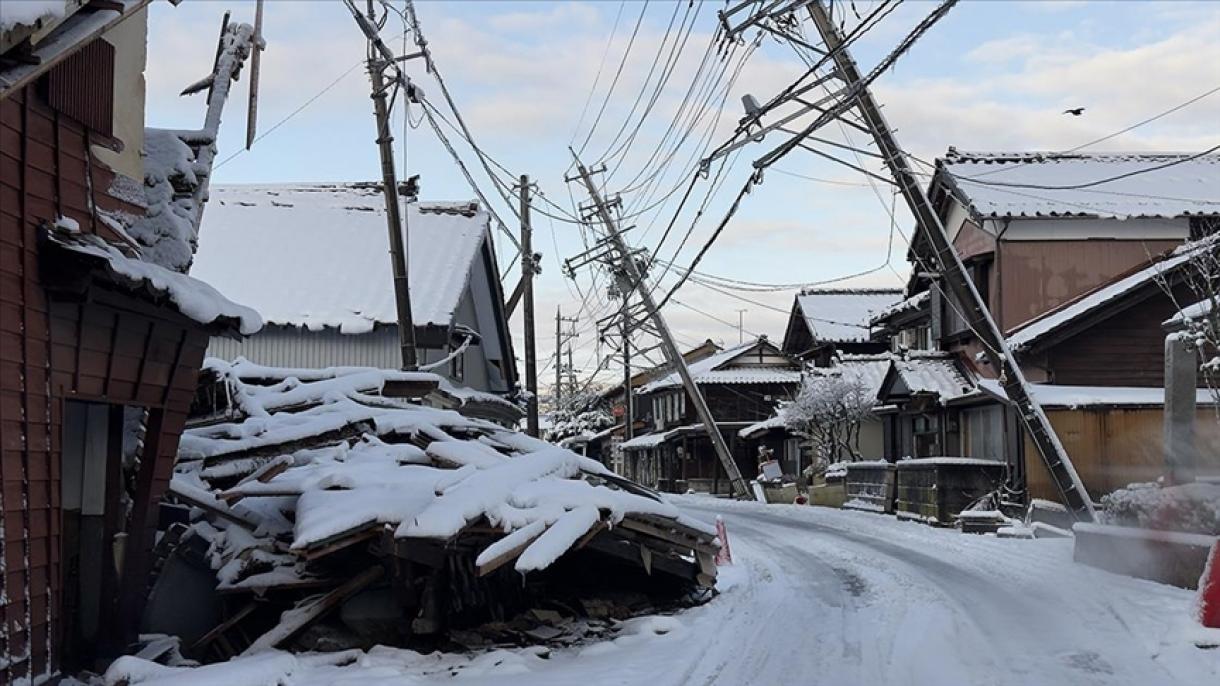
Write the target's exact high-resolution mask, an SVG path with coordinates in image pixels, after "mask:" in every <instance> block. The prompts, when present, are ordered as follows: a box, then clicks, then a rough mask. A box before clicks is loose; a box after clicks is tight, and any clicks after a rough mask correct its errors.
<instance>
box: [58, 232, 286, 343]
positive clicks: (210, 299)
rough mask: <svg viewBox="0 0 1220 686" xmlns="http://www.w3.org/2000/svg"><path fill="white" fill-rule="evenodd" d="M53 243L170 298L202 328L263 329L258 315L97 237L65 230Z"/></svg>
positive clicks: (132, 284) (199, 283)
mask: <svg viewBox="0 0 1220 686" xmlns="http://www.w3.org/2000/svg"><path fill="white" fill-rule="evenodd" d="M46 235H47V237H48V239H49V240H51V241H53V242H54V243H56V244H57V245H59V246H61V247H63V248H64V249H66V250H68V251H70V252H73V253H76V254H78V255H87V256H89V257H93V258H96V259H99V260H101V261H102V263H103V265H104V266H105V268H106V270H107V272H109V274H110V276H111V277H113V278H114V279H116V280H118V281H120V282H123V283H126V284H127V285H128V286H130V287H133V288H147V289H148V290H150V291H152V292H154V293H156V294H158V295H161V296H164V297H167V298H169V300H170V302H172V303H173V304H174V306H175V307H177V308H178V311H179V312H181V313H182V314H184V315H186V316H187V317H189V318H191V319H193V320H195V321H196V322H199V323H200V324H214V323H217V320H219V319H226V318H227V319H232V320H235V321H236V322H237V324H238V326H237V328H238V331H239V332H241V333H242V334H245V335H249V334H252V333H254V332H256V331H258V330H259V329H261V328H262V326H263V321H262V319H261V318H260V317H259V315H258V313H257V312H255V311H254V310H252V309H250V308H249V307H246V306H244V305H238V304H237V303H235V302H233V301H232V300H229V299H228V298H226V297H225V296H223V295H221V294H220V293H219V292H218V291H217V290H216V289H215V288H212V287H211V286H210V285H208V284H207V283H205V282H203V281H201V280H199V279H197V278H193V277H190V276H187V275H186V274H180V273H178V272H176V271H172V270H170V269H166V268H165V267H161V266H159V265H156V264H152V263H150V262H145V261H143V260H140V259H137V258H134V257H128V256H127V255H124V254H123V253H122V252H120V251H119V249H118V248H116V247H114V246H113V245H110V244H109V243H107V242H106V241H104V240H102V239H101V238H99V237H97V236H95V235H93V234H83V233H73V232H69V231H64V230H53V231H48V232H47V234H46Z"/></svg>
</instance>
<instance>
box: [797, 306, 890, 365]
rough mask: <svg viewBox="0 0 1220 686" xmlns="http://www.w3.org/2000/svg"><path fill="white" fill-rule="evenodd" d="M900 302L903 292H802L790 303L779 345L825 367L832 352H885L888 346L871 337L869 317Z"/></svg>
mask: <svg viewBox="0 0 1220 686" xmlns="http://www.w3.org/2000/svg"><path fill="white" fill-rule="evenodd" d="M901 300H902V291H901V290H898V289H883V288H855V289H827V288H814V289H806V290H803V291H801V292H800V293H799V294H797V296H796V297H795V298H794V299H793V301H792V312H791V314H789V315H788V327H787V329H786V330H785V332H784V342H783V345H782V346H781V348H782V350H783V352H784V353H786V354H788V355H791V356H793V357H796V358H798V359H801V360H806V361H809V362H812V363H813V364H815V365H816V366H819V367H826V366H829V365H830V360H831V358H832V357H833V356H834V354H835V352H836V351H838V352H841V353H847V354H857V355H858V354H868V353H879V352H884V351H885V350H886V349H888V347H889V343H888V342H887V341H886V340H884V339H880V340H879V339H877V338H874V337H872V336H871V335H870V330H869V322H870V320H871V319H872V317H873V316H874V315H875V314H876V313H878V312H880V311H882V310H884V309H886V308H889V307H892V306H894V305H895V304H896V303H898V302H900V301H901Z"/></svg>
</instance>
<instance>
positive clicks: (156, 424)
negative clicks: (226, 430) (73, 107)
mask: <svg viewBox="0 0 1220 686" xmlns="http://www.w3.org/2000/svg"><path fill="white" fill-rule="evenodd" d="M45 93H46V80H45V79H44V80H43V81H41V82H38V83H35V84H33V85H31V86H29V87H27V88H25V89H23V90H21V91H20V92H15V93H13V94H11V95H9V96H8V97H6V98H4V99H3V100H0V433H2V438H0V484H2V491H0V496H2V497H0V510H2V511H3V523H4V531H3V536H2V537H0V538H2V540H0V547H2V550H0V555H3V559H4V563H5V567H4V574H3V578H2V579H0V583H2V584H3V587H2V590H3V592H4V595H5V597H6V598H7V602H6V603H5V604H4V605H3V607H0V618H2V619H3V621H4V626H3V628H4V630H3V631H0V655H6V656H9V657H10V658H14V659H13V661H12V663H11V664H9V665H8V667H7V668H6V669H0V683H10V682H12V681H13V680H14V679H16V678H18V677H22V676H27V675H40V674H46V673H48V672H51V671H53V670H54V669H56V667H57V665H58V655H57V652H56V651H57V648H56V646H57V642H58V639H59V636H58V632H59V631H60V629H61V625H60V621H59V620H60V617H59V598H60V596H59V589H60V588H61V578H62V573H63V570H62V569H61V568H60V524H61V522H60V511H59V498H60V484H59V480H58V479H59V465H60V454H59V450H60V445H59V443H60V431H61V426H60V422H61V417H62V416H63V403H64V402H65V400H68V399H80V400H93V401H102V402H109V403H116V404H117V403H121V404H138V405H143V406H146V407H149V408H150V409H151V416H150V421H149V435H148V436H147V437H146V439H145V441H146V451H147V452H146V455H145V458H144V462H143V466H144V468H145V469H144V470H143V472H141V474H140V476H139V486H140V492H139V493H138V496H139V497H140V498H141V500H140V502H139V506H138V507H137V509H136V512H135V513H134V515H133V519H134V521H133V525H135V526H138V527H140V529H141V531H142V532H143V533H142V535H135V534H136V533H137V532H136V530H135V529H133V530H132V531H133V536H132V538H131V543H130V544H129V546H128V547H129V555H128V559H127V565H128V566H127V568H126V572H127V576H126V578H127V579H135V578H137V577H138V576H139V575H141V574H142V570H143V569H144V561H145V559H146V553H147V550H148V548H149V546H150V545H151V531H152V528H151V527H152V526H153V525H154V524H155V521H154V518H153V517H152V514H153V512H154V508H155V507H156V501H157V499H158V497H159V495H160V493H162V492H163V491H164V489H165V487H166V485H167V484H168V479H169V476H170V472H171V470H172V466H173V460H174V455H175V452H176V449H177V442H178V436H179V434H180V433H181V429H182V425H183V423H184V422H185V417H186V410H187V407H188V405H189V403H190V399H191V396H192V393H193V390H194V382H195V374H196V373H197V370H198V367H199V364H200V362H201V361H202V358H203V353H204V350H205V348H206V345H207V336H206V334H205V333H204V332H203V331H202V330H201V329H200V328H199V327H198V326H197V325H194V324H193V323H191V322H189V321H188V320H186V319H185V318H183V317H181V316H180V315H177V314H176V313H174V312H172V311H171V310H169V309H165V308H154V307H151V306H147V305H144V304H142V303H140V302H138V301H136V300H133V299H131V298H128V297H126V296H122V295H120V294H110V293H106V292H103V291H101V290H99V289H97V288H94V289H92V290H91V291H90V293H89V299H88V300H87V301H86V302H79V303H71V302H53V301H52V298H51V297H50V296H49V295H48V293H47V291H46V289H45V287H44V283H43V275H42V274H41V273H40V269H39V255H38V239H37V236H38V231H39V227H40V226H41V225H43V224H45V223H51V222H54V221H55V219H56V218H57V217H58V216H65V217H69V218H71V219H74V220H75V221H76V222H77V223H78V224H79V225H80V228H81V230H82V231H84V232H88V233H96V234H98V235H100V236H102V237H103V238H105V239H106V240H108V241H110V242H114V243H122V242H123V239H122V237H121V236H120V235H118V234H117V233H115V232H114V231H112V230H111V229H110V228H109V227H107V226H106V225H105V224H104V223H103V222H102V221H101V220H100V219H98V218H97V217H96V216H95V215H94V214H93V212H92V211H91V207H93V206H96V207H99V208H102V209H112V210H114V209H122V210H125V211H127V212H130V213H133V214H142V213H143V208H140V207H137V206H132V205H129V204H126V203H124V202H122V201H119V200H116V199H114V198H112V197H110V196H109V195H108V193H107V192H106V191H107V189H109V188H110V186H111V183H112V181H113V179H114V174H113V172H112V171H110V170H109V169H107V168H105V167H104V165H102V164H100V163H99V162H98V160H96V159H95V158H93V156H92V155H91V154H90V152H89V146H90V144H93V143H98V144H108V143H109V139H108V138H106V137H105V136H104V135H102V134H101V133H99V132H96V131H92V130H90V129H88V128H86V127H85V126H84V125H82V124H81V123H80V122H79V121H75V120H73V119H71V118H69V117H67V116H66V115H64V114H63V113H61V112H57V111H55V110H54V109H52V108H51V107H50V106H49V105H48V104H47V100H46V96H45ZM126 594H127V599H126V601H125V607H124V613H125V616H126V617H127V618H128V619H130V618H131V617H132V616H134V614H133V613H136V612H138V606H139V600H140V597H141V596H142V589H136V588H130V589H127V591H126ZM114 637H115V639H116V640H121V638H122V635H121V633H116V634H114ZM23 656H24V657H23Z"/></svg>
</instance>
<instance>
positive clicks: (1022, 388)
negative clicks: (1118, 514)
mask: <svg viewBox="0 0 1220 686" xmlns="http://www.w3.org/2000/svg"><path fill="white" fill-rule="evenodd" d="M808 7H809V14H810V16H811V17H812V18H813V23H814V25H815V26H816V27H817V29H818V33H820V34H821V36H822V41H823V42H824V43H825V44H826V48H827V51H828V53H829V55H830V57H831V59H833V61H834V64H835V69H836V71H837V74H838V77H839V78H840V79H841V80H842V81H843V82H844V83H845V84H846V86H847V89H848V90H849V91H852V90H854V91H855V106H856V109H857V110H858V111H859V113H860V115H861V116H862V118H863V120H864V124H865V126H867V127H868V129H869V130H870V131H871V133H872V136H873V140H874V141H875V142H876V143H877V148H878V150H879V151H880V152H881V154H882V157H883V158H884V160H885V163H886V165H887V166H888V167H889V169H890V173H891V174H892V175H893V177H894V180H895V181H896V182H897V183H898V188H899V190H900V191H901V193H902V196H903V198H904V199H905V200H906V201H907V204H908V206H910V208H911V213H912V214H913V215H914V216H915V219H916V222H917V225H918V229H919V231H920V232H921V233H922V234H923V235H924V237H925V238H927V239H928V241H929V244H930V245H931V246H932V249H933V253H934V255H935V258H936V262H937V266H938V267H939V268H940V270H941V274H942V275H943V277H944V279H943V280H944V282H945V285H946V286H947V287H948V289H949V293H950V295H951V296H952V298H953V299H954V300H955V301H956V302H957V303H958V304H959V305H960V306H961V307H962V308H964V309H965V315H966V318H967V320H968V321H969V324H970V328H971V330H973V331H974V332H975V335H977V336H978V337H979V339H980V340H981V341H982V343H983V348H984V350H985V351H986V354H987V357H988V360H989V361H990V363H991V364H992V368H993V369H999V370H1000V381H1001V383H1002V384H1003V386H1004V391H1005V392H1006V393H1007V394H1008V398H1009V400H1010V401H1012V403H1013V405H1014V407H1016V408H1017V410H1018V412H1019V414H1020V417H1021V420H1022V422H1023V423H1024V424H1025V428H1026V429H1027V430H1028V431H1029V434H1030V438H1032V439H1033V443H1034V446H1035V447H1036V448H1037V450H1038V453H1039V455H1040V456H1041V457H1042V461H1043V462H1044V463H1045V464H1046V466H1047V469H1048V471H1050V473H1051V477H1052V479H1053V480H1054V481H1055V485H1056V486H1057V487H1058V489H1059V493H1060V495H1061V496H1062V497H1063V500H1064V502H1065V504H1066V505H1067V506H1068V508H1070V509H1071V510H1072V512H1073V513H1074V514H1075V515H1076V517H1077V518H1078V519H1082V520H1086V521H1087V520H1092V519H1093V518H1094V514H1095V513H1094V508H1093V501H1092V499H1091V498H1090V497H1089V494H1088V492H1087V491H1086V490H1085V488H1084V483H1083V482H1082V481H1081V480H1080V476H1079V475H1078V474H1077V473H1076V469H1075V467H1074V466H1073V465H1072V461H1071V459H1070V458H1069V457H1068V455H1067V451H1065V450H1064V448H1063V444H1062V443H1060V441H1059V437H1058V436H1056V435H1055V430H1054V428H1053V427H1052V426H1051V424H1050V420H1048V419H1047V417H1046V413H1044V412H1043V411H1042V407H1041V406H1040V405H1038V403H1037V401H1035V400H1034V399H1033V398H1032V397H1031V396H1030V393H1029V387H1028V382H1027V381H1026V380H1025V375H1024V373H1022V371H1021V367H1020V365H1018V364H1017V361H1016V358H1015V357H1014V356H1013V354H1012V351H1011V350H1010V349H1009V347H1008V343H1007V341H1005V339H1004V334H1003V332H1002V331H1001V330H1000V327H999V326H998V325H997V324H996V322H995V320H994V319H992V317H991V313H990V312H989V311H988V309H987V303H986V302H985V301H984V300H983V298H982V296H981V295H980V294H979V291H978V289H977V288H976V287H975V285H974V282H973V281H972V280H971V279H970V278H969V276H968V275H967V273H966V269H965V266H964V265H963V264H962V260H961V256H960V255H958V253H957V250H956V249H955V248H954V247H953V244H952V243H950V242H949V237H948V233H947V232H946V231H945V227H944V224H943V223H942V222H941V220H940V216H939V215H938V214H937V213H936V211H935V209H934V208H933V207H932V204H931V202H929V201H928V196H927V194H926V193H925V192H924V189H923V186H922V185H920V182H919V180H918V178H916V176H915V174H914V172H913V171H912V169H911V167H910V164H909V162H907V158H906V155H905V153H904V152H903V150H902V148H901V147H900V146H899V145H898V141H897V139H896V138H895V137H894V134H893V132H892V130H891V129H890V126H889V123H888V122H887V121H886V120H885V116H884V115H883V114H882V113H881V108H880V107H879V106H878V104H877V102H876V101H875V100H873V96H872V94H871V93H870V92H869V89H868V86H867V84H866V83H864V80H863V78H862V77H861V75H860V70H859V69H858V68H857V66H856V62H855V60H854V59H852V57H851V53H850V52H849V51H848V49H847V48H846V47H845V46H844V45H843V43H844V39H843V36H842V34H841V33H840V31H839V28H838V27H837V26H836V25H835V24H834V22H833V21H831V18H830V16H829V15H828V14H827V12H826V8H825V7H823V5H822V3H821V1H820V0H814V1H813V2H810V3H809V5H808Z"/></svg>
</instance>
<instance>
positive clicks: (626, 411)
mask: <svg viewBox="0 0 1220 686" xmlns="http://www.w3.org/2000/svg"><path fill="white" fill-rule="evenodd" d="M627 295H628V293H627V292H626V291H624V292H623V324H622V340H623V440H624V441H630V440H631V439H632V438H635V396H634V394H633V391H634V389H633V388H632V387H631V328H630V327H631V319H630V317H629V316H628V308H627V302H628V299H627Z"/></svg>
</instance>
